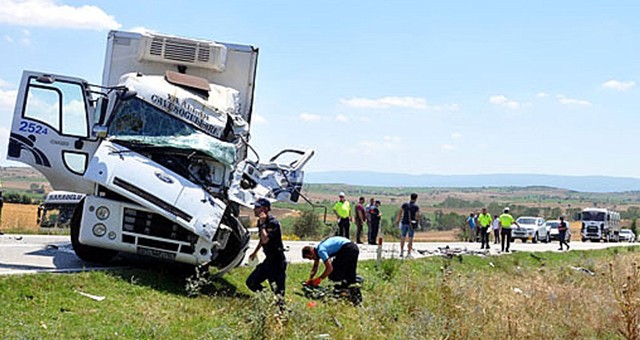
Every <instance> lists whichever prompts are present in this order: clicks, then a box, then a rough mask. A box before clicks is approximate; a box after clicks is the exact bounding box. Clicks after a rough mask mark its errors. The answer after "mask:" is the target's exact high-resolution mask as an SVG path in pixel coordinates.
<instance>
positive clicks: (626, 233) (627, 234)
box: [620, 229, 636, 242]
mask: <svg viewBox="0 0 640 340" xmlns="http://www.w3.org/2000/svg"><path fill="white" fill-rule="evenodd" d="M620 241H627V242H635V241H636V234H634V233H633V231H632V230H631V229H620Z"/></svg>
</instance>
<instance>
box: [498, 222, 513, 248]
mask: <svg viewBox="0 0 640 340" xmlns="http://www.w3.org/2000/svg"><path fill="white" fill-rule="evenodd" d="M500 234H501V236H502V251H505V248H504V242H505V241H506V242H507V248H506V251H509V246H510V245H511V228H504V227H502V232H501V233H500Z"/></svg>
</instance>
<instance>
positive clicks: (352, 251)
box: [302, 236, 360, 288]
mask: <svg viewBox="0 0 640 340" xmlns="http://www.w3.org/2000/svg"><path fill="white" fill-rule="evenodd" d="M359 255H360V250H359V249H358V246H357V245H356V244H355V243H353V242H351V241H350V240H349V239H347V238H344V237H342V236H333V237H329V238H327V239H325V240H323V241H322V242H320V243H319V244H318V245H317V246H315V247H313V246H304V247H303V248H302V258H305V259H308V260H313V267H312V268H311V273H310V275H309V279H308V280H307V282H306V284H308V285H311V286H314V287H317V286H318V285H319V284H320V282H322V280H324V279H325V278H327V277H328V278H329V280H331V281H335V282H342V284H341V287H340V286H339V287H338V288H347V287H348V286H349V285H351V284H353V283H356V271H357V269H358V256H359ZM319 260H322V263H323V264H324V271H323V272H322V274H320V276H318V277H316V273H317V272H318V263H319Z"/></svg>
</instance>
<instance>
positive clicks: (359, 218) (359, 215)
mask: <svg viewBox="0 0 640 340" xmlns="http://www.w3.org/2000/svg"><path fill="white" fill-rule="evenodd" d="M366 221H367V213H366V211H365V209H364V197H360V198H359V199H358V204H357V205H356V243H358V244H362V225H363V224H364V222H366Z"/></svg>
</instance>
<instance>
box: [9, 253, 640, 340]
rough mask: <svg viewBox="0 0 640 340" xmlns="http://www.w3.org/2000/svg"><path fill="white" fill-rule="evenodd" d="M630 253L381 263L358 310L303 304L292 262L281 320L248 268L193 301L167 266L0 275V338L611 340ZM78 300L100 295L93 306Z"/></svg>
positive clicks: (367, 271) (369, 270)
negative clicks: (611, 267)
mask: <svg viewBox="0 0 640 340" xmlns="http://www.w3.org/2000/svg"><path fill="white" fill-rule="evenodd" d="M639 250H640V249H639V248H638V247H625V248H615V249H608V250H598V251H589V252H583V251H572V252H568V253H556V252H553V253H536V254H535V255H532V254H530V253H522V252H517V253H514V254H512V255H505V256H499V257H474V256H461V257H453V258H452V259H443V258H440V257H432V258H427V259H420V260H415V261H399V260H385V261H383V262H382V264H381V266H380V267H376V265H375V262H374V261H365V262H361V263H360V264H359V273H360V274H361V275H363V276H364V277H365V279H366V281H365V284H364V286H363V295H364V304H363V306H361V307H353V306H352V305H350V304H347V303H342V302H336V301H328V302H325V303H322V302H320V303H318V304H317V305H316V306H315V307H309V305H308V304H307V303H308V302H309V301H308V300H307V299H305V298H304V297H302V296H300V295H298V294H297V293H299V292H300V282H302V281H303V280H304V279H306V278H307V276H308V272H309V270H310V263H307V264H294V265H290V266H289V268H288V270H287V275H288V277H287V297H286V303H287V307H288V308H289V309H290V311H289V312H286V313H284V314H280V313H278V310H277V308H276V307H275V305H274V304H273V300H272V295H271V293H270V292H265V293H263V294H253V293H251V292H250V291H248V290H247V288H246V287H245V285H244V280H245V279H246V277H247V276H248V275H249V273H250V269H249V268H237V269H235V270H233V271H232V272H231V273H229V274H228V275H225V276H224V277H223V278H222V279H219V280H216V281H213V282H208V283H206V284H203V285H200V288H201V290H200V294H199V295H197V296H195V297H190V296H189V294H188V293H187V291H186V290H185V276H184V275H183V274H181V272H178V267H177V266H169V265H153V266H151V268H150V269H122V270H118V271H114V272H85V273H78V274H39V275H26V276H4V277H0V296H1V297H2V298H1V299H0V310H2V314H3V316H2V319H3V321H2V323H0V337H1V338H53V337H56V338H115V337H123V338H154V339H155V338H158V339H173V338H189V339H193V338H198V339H199V338H212V339H259V338H281V339H282V338H286V339H289V338H291V339H313V338H316V337H317V336H318V335H321V334H329V335H330V337H331V338H332V339H345V338H354V339H372V338H378V339H379V338H390V339H410V338H415V339H427V338H429V339H431V338H506V337H512V338H532V339H533V338H541V337H544V338H619V337H620V335H619V334H620V333H619V328H620V327H621V326H622V325H623V324H624V318H622V317H620V318H619V317H618V315H619V314H620V313H618V311H619V310H620V308H619V307H618V306H619V305H618V304H617V303H616V299H615V298H614V297H613V295H612V293H611V292H612V291H613V292H615V291H617V289H622V288H621V287H622V284H620V285H618V283H619V282H621V281H620V280H621V279H624V278H626V277H627V276H628V274H626V273H627V271H626V269H625V268H626V267H627V266H630V265H631V263H636V262H637V261H639V260H640V251H639ZM609 263H615V264H616V268H617V270H618V271H619V274H617V272H616V273H613V274H611V273H610V274H607V268H608V264H609ZM569 266H575V267H582V268H586V269H589V270H593V271H595V272H596V273H597V275H596V276H590V275H587V274H585V273H583V272H580V271H577V270H573V269H571V268H570V267H569ZM514 288H518V289H520V290H522V291H523V293H522V294H519V293H515V292H514ZM78 292H85V293H89V294H94V295H100V296H105V299H104V300H103V301H100V302H99V301H94V300H92V299H90V298H88V297H85V296H82V295H80V294H78ZM580 292H584V294H587V293H588V295H581V294H579V293H580ZM636 298H637V297H636ZM633 301H636V302H635V303H636V304H638V303H637V300H633ZM633 301H632V302H633ZM567 313H568V314H567ZM567 315H568V316H567ZM601 316H606V318H603V317H601Z"/></svg>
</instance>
